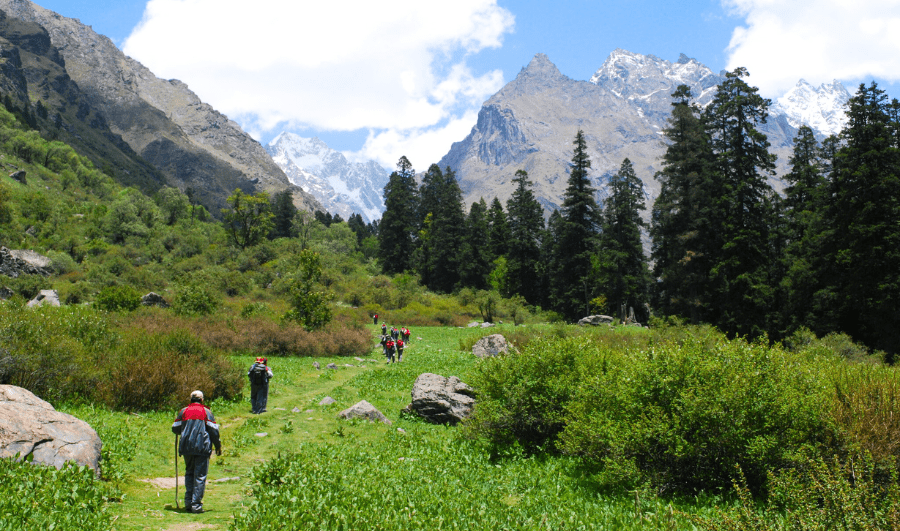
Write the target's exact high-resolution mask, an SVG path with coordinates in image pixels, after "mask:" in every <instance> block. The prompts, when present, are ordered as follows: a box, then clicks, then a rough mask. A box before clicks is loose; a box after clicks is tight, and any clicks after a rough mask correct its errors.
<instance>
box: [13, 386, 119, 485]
mask: <svg viewBox="0 0 900 531" xmlns="http://www.w3.org/2000/svg"><path fill="white" fill-rule="evenodd" d="M101 446H102V442H101V441H100V437H99V436H98V435H97V432H96V431H94V429H93V428H91V427H90V426H89V425H88V424H87V423H86V422H84V421H83V420H80V419H77V418H75V417H73V416H72V415H68V414H66V413H60V412H59V411H56V410H55V409H54V408H53V406H51V405H50V404H49V403H48V402H45V401H44V400H41V399H40V398H38V397H36V396H34V394H33V393H32V392H31V391H28V390H26V389H22V388H21V387H16V386H13V385H0V458H10V457H15V455H16V454H20V458H24V457H26V456H28V455H33V456H34V462H35V463H41V464H45V465H53V466H55V467H56V468H61V467H62V466H63V464H64V463H66V462H67V461H74V462H75V463H77V464H78V465H82V466H89V467H91V468H92V469H93V470H94V472H95V473H96V474H97V475H98V476H99V475H100V448H101Z"/></svg>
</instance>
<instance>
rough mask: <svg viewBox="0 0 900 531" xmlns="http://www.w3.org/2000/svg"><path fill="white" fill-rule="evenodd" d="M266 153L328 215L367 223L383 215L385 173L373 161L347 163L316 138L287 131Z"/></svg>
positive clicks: (277, 137)
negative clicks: (354, 217)
mask: <svg viewBox="0 0 900 531" xmlns="http://www.w3.org/2000/svg"><path fill="white" fill-rule="evenodd" d="M266 151H267V152H268V153H269V154H270V155H271V156H272V160H274V161H275V164H277V165H278V166H279V167H280V168H281V169H282V170H283V171H284V173H285V174H286V175H287V176H288V179H290V181H291V183H292V184H295V185H297V186H299V187H301V188H302V189H303V190H305V191H306V192H309V193H310V194H312V195H313V197H315V198H316V199H317V200H318V201H319V202H320V203H322V205H323V206H324V207H325V209H326V210H327V211H328V212H331V213H332V214H340V215H341V217H343V218H344V219H347V218H349V217H350V215H351V214H354V213H355V214H360V215H361V216H362V217H363V219H364V220H365V221H366V222H371V221H374V220H376V219H379V218H380V217H381V214H382V213H383V212H384V200H383V198H382V191H383V190H384V186H385V184H387V181H388V171H387V170H386V169H384V168H382V167H381V166H379V165H378V164H377V163H376V162H374V161H368V162H365V163H353V162H349V161H348V160H347V158H346V157H345V156H344V155H343V154H342V153H340V152H339V151H335V150H333V149H331V148H330V147H328V145H327V144H326V143H325V142H323V141H322V140H320V139H319V138H316V137H313V138H305V137H302V136H299V135H296V134H294V133H289V132H283V133H281V134H279V135H278V136H276V137H275V138H274V139H273V140H272V141H271V142H269V145H268V146H266Z"/></svg>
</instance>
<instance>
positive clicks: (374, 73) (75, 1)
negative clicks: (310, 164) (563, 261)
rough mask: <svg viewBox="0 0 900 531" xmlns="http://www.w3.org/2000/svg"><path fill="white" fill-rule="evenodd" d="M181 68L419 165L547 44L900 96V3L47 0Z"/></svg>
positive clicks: (370, 150)
mask: <svg viewBox="0 0 900 531" xmlns="http://www.w3.org/2000/svg"><path fill="white" fill-rule="evenodd" d="M36 3H37V4H38V5H41V6H42V7H45V8H47V9H50V10H52V11H55V12H57V13H59V14H61V15H63V16H67V17H71V18H77V19H79V20H81V22H82V23H84V24H87V25H90V26H92V27H93V29H94V31H96V32H97V33H100V34H103V35H106V36H107V37H109V38H110V39H111V40H112V41H113V42H114V43H115V44H116V45H117V46H118V47H119V48H120V49H121V50H123V51H124V52H125V53H126V54H127V55H129V56H131V57H133V58H135V59H137V60H138V61H140V62H141V63H143V64H144V65H145V66H146V67H148V68H149V69H150V70H151V71H153V72H154V73H155V74H156V75H157V76H159V77H161V78H164V79H180V80H181V81H183V82H185V83H187V84H188V86H189V87H190V88H191V90H193V91H194V92H195V93H196V94H197V95H198V96H199V97H200V99H202V100H203V101H205V102H207V103H209V104H211V105H212V106H213V107H215V108H216V109H217V110H218V111H220V112H222V113H224V114H226V115H227V116H229V117H230V118H231V119H233V120H234V121H236V122H237V123H238V124H240V125H241V127H243V129H244V130H245V131H247V132H248V133H250V134H251V135H252V136H253V137H254V138H255V139H257V140H258V141H260V142H261V143H263V144H267V143H268V142H270V141H271V140H272V139H273V138H274V137H275V136H277V135H278V134H279V133H280V132H282V131H290V132H293V133H296V134H298V135H301V136H305V137H312V136H317V137H318V138H320V139H321V140H323V141H325V142H326V143H327V144H328V145H329V146H330V147H332V148H334V149H337V150H339V151H342V152H343V153H344V154H345V155H347V156H348V157H349V158H351V159H352V160H369V159H373V160H376V161H377V162H379V163H380V164H381V165H382V166H384V167H385V168H386V169H388V170H391V169H393V168H394V167H395V166H396V162H397V160H398V159H399V158H400V156H403V155H405V156H406V157H407V158H408V159H409V160H410V161H411V162H412V163H413V165H414V167H415V168H416V169H418V170H420V171H421V170H424V169H425V168H427V167H428V166H429V165H430V164H432V163H435V162H438V161H439V160H440V158H441V157H442V156H443V155H444V154H446V153H447V152H448V151H449V149H450V146H451V145H452V143H453V142H458V141H461V140H463V139H464V138H465V137H466V135H467V134H468V133H469V132H470V131H471V129H472V127H473V126H474V125H475V123H476V120H477V113H478V110H479V109H480V108H481V105H482V104H483V103H484V101H486V100H487V99H488V98H490V97H491V96H492V95H493V94H494V93H496V92H497V91H498V90H500V89H501V88H502V87H503V86H504V85H505V84H506V83H508V82H510V81H512V80H513V79H514V78H515V76H516V75H517V74H518V72H519V71H520V70H521V69H522V68H523V67H525V66H526V65H527V64H528V63H529V61H530V60H531V58H532V57H534V55H535V54H537V53H544V54H546V55H547V56H548V57H549V58H550V60H551V61H552V62H553V63H554V64H556V66H557V67H559V69H560V71H561V72H562V73H563V74H565V75H566V76H568V77H570V78H572V79H577V80H588V79H590V77H591V76H592V75H593V73H594V72H595V71H597V70H598V69H599V68H600V66H601V65H602V64H603V62H604V60H605V59H606V58H607V56H608V55H609V54H610V52H612V51H613V50H615V49H616V48H623V49H626V50H629V51H631V52H637V53H642V54H652V55H655V56H657V57H660V58H662V59H666V60H669V61H675V60H677V59H678V57H679V54H681V53H684V54H686V55H687V56H689V57H693V58H695V59H697V60H698V61H700V62H701V63H703V64H705V65H706V66H708V67H710V68H711V69H712V70H714V71H716V72H718V71H721V70H733V69H734V68H736V67H739V66H743V67H746V68H747V69H748V70H749V72H750V79H749V82H750V83H751V84H752V85H755V86H757V87H759V89H760V93H762V94H763V95H764V96H766V97H768V98H772V99H773V100H774V99H776V98H778V97H779V96H781V95H783V94H784V92H786V91H787V90H789V89H790V88H791V87H792V86H793V85H795V84H796V83H797V81H798V80H799V79H801V78H802V79H805V80H806V81H808V82H810V83H812V84H814V85H816V86H818V85H819V84H821V83H830V82H831V81H832V80H839V81H841V82H842V83H843V84H844V86H845V87H846V88H847V90H848V91H850V93H851V94H852V93H855V91H856V89H857V87H858V85H859V84H860V83H866V84H868V83H869V82H871V81H873V80H874V81H876V82H877V83H878V84H879V86H880V87H881V88H882V89H884V90H886V92H887V94H888V96H890V97H892V98H893V97H897V98H900V0H682V1H680V2H672V1H671V0H609V1H601V0H593V1H587V0H555V1H552V2H551V1H549V0H545V1H537V0H453V1H440V0H426V1H423V0H380V1H377V2H373V1H371V0H368V1H365V0H319V1H316V2H312V1H310V0H253V1H251V2H247V1H246V0H242V1H238V0H37V1H36Z"/></svg>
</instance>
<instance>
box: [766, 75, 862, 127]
mask: <svg viewBox="0 0 900 531" xmlns="http://www.w3.org/2000/svg"><path fill="white" fill-rule="evenodd" d="M849 100H850V93H849V92H847V89H846V88H844V85H842V84H841V82H840V81H837V80H834V81H832V82H831V83H822V84H821V85H819V87H818V88H816V87H814V86H813V85H811V84H810V83H808V82H807V81H806V80H804V79H801V80H800V81H798V82H797V84H796V85H795V86H794V87H793V88H792V89H791V90H789V91H788V92H787V93H786V94H785V95H784V96H782V97H780V98H778V100H777V101H776V102H775V104H774V105H772V108H771V112H772V113H775V114H783V115H785V116H786V117H787V120H788V123H790V124H791V126H793V127H800V126H801V125H808V126H809V127H811V128H812V129H813V130H815V131H816V133H818V134H819V135H821V136H828V135H834V134H837V133H839V132H840V131H841V129H843V128H844V126H845V125H846V124H847V115H846V106H847V102H848V101H849Z"/></svg>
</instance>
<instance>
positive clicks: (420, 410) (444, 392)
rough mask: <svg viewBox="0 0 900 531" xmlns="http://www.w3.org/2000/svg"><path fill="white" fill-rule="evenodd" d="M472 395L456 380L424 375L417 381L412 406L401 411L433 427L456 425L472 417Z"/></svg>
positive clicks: (473, 397) (473, 393)
mask: <svg viewBox="0 0 900 531" xmlns="http://www.w3.org/2000/svg"><path fill="white" fill-rule="evenodd" d="M474 407H475V392H474V391H472V388H471V387H469V386H468V385H466V384H464V383H463V382H461V381H460V380H459V378H457V377H456V376H451V377H449V378H445V377H443V376H441V375H439V374H432V373H430V372H426V373H423V374H420V375H419V377H418V378H416V383H414V384H413V389H412V403H410V404H409V405H408V406H406V408H405V409H404V410H403V411H404V412H405V413H413V414H416V415H418V416H419V417H421V418H423V419H425V420H427V421H428V422H431V423H432V424H451V425H455V424H456V423H458V422H459V421H461V420H462V419H464V418H467V417H468V416H469V415H471V414H472V409H473V408H474Z"/></svg>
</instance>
